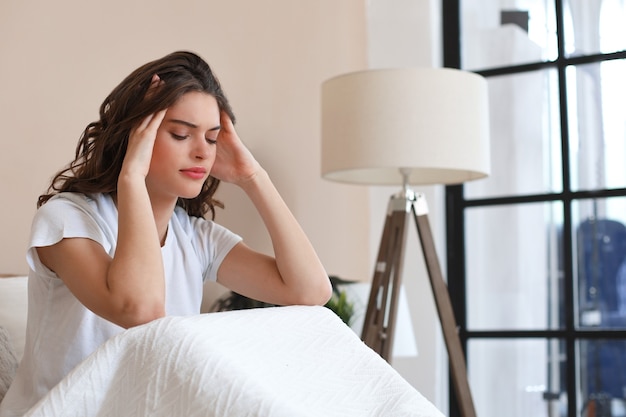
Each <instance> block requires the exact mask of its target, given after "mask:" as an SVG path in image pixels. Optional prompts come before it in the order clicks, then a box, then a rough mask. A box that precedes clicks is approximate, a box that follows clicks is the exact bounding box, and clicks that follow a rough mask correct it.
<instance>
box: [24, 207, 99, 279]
mask: <svg viewBox="0 0 626 417" xmlns="http://www.w3.org/2000/svg"><path fill="white" fill-rule="evenodd" d="M64 238H88V239H91V240H94V241H96V242H98V243H100V244H101V245H103V246H104V237H103V234H102V230H101V229H100V227H99V226H98V224H97V222H96V221H95V219H94V218H93V216H91V215H90V214H89V212H88V210H87V209H85V208H84V207H81V206H80V205H79V204H77V203H76V202H74V201H72V200H69V199H65V198H53V199H51V200H49V201H48V202H47V203H46V204H44V205H43V206H41V207H40V208H39V209H38V210H37V212H36V213H35V217H34V218H33V222H32V225H31V235H30V241H29V243H28V249H27V252H26V260H27V262H28V265H29V266H30V267H31V268H32V269H33V270H36V271H40V272H43V271H44V270H46V269H47V268H45V266H43V264H41V262H40V261H39V257H38V256H37V251H36V250H35V249H36V248H37V247H42V246H51V245H54V244H55V243H58V242H60V241H61V240H62V239H64ZM42 268H43V270H42Z"/></svg>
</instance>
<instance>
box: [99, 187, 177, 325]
mask: <svg viewBox="0 0 626 417" xmlns="http://www.w3.org/2000/svg"><path fill="white" fill-rule="evenodd" d="M117 209H118V237H117V248H116V250H115V254H114V256H113V259H112V261H111V265H110V267H109V271H108V273H107V287H108V290H109V292H110V294H111V297H112V300H113V302H115V303H117V308H118V309H120V313H121V314H122V316H126V315H128V319H130V320H131V321H134V320H137V321H138V322H145V321H149V320H151V319H152V318H156V317H159V316H162V315H163V314H164V309H165V307H164V303H165V280H164V272H163V261H162V257H161V245H160V239H159V233H158V229H157V226H156V223H155V219H154V216H153V213H152V207H151V203H150V199H149V197H148V192H147V190H146V186H145V181H144V180H143V179H142V178H133V177H132V176H125V175H121V176H120V179H119V181H118V190H117Z"/></svg>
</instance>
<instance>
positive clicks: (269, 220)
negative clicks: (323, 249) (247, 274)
mask: <svg viewBox="0 0 626 417" xmlns="http://www.w3.org/2000/svg"><path fill="white" fill-rule="evenodd" d="M241 187H242V189H243V190H244V191H245V192H246V194H247V195H248V197H249V198H250V199H251V201H252V203H253V204H254V206H255V207H256V209H257V211H258V212H259V214H260V216H261V218H262V219H263V222H264V224H265V226H266V228H267V230H268V233H269V235H270V238H271V240H272V245H273V249H274V256H275V259H276V267H277V269H278V272H279V274H280V278H281V280H282V281H283V283H284V285H285V286H287V287H288V288H289V292H290V293H291V294H293V296H294V297H295V299H296V300H297V301H302V302H303V303H306V304H309V303H315V304H323V303H325V302H326V300H327V299H328V297H329V296H330V283H329V280H328V275H327V273H326V271H325V269H324V267H323V265H322V263H321V261H320V260H319V257H318V256H317V253H316V251H315V249H314V248H313V245H312V244H311V242H310V241H309V239H308V237H307V236H306V234H305V233H304V231H303V230H302V227H301V226H300V224H299V223H298V221H297V220H296V219H295V217H294V216H293V214H292V213H291V211H290V210H289V208H288V207H287V205H286V204H285V202H284V201H283V199H282V197H281V196H280V194H279V193H278V191H277V190H276V187H275V186H274V184H273V183H272V181H271V179H270V177H269V175H268V174H267V172H266V171H264V170H260V171H259V172H258V173H257V175H255V177H254V178H253V179H251V180H250V181H247V182H246V183H245V184H242V185H241Z"/></svg>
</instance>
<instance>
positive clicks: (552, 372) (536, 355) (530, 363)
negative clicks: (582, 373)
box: [467, 339, 567, 417]
mask: <svg viewBox="0 0 626 417" xmlns="http://www.w3.org/2000/svg"><path fill="white" fill-rule="evenodd" d="M563 346H564V344H563V343H562V342H559V341H558V340H555V339H490V340H479V339H472V340H470V341H469V343H468V351H467V352H468V353H467V354H468V374H469V380H470V386H471V389H472V397H473V399H474V403H475V407H476V414H477V415H479V416H481V417H502V416H507V417H509V416H510V417H528V416H533V417H553V416H566V415H567V396H566V394H565V389H566V385H565V381H566V376H565V369H566V368H565V366H564V363H563V362H562V361H563V355H562V352H563V351H564V349H563Z"/></svg>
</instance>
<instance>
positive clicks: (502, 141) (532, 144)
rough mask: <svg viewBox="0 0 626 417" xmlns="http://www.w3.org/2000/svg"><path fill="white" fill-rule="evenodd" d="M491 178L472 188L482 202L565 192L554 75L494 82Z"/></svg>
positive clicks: (549, 72) (536, 73)
mask: <svg viewBox="0 0 626 417" xmlns="http://www.w3.org/2000/svg"><path fill="white" fill-rule="evenodd" d="M487 81H488V83H489V101H490V103H489V106H490V109H491V110H490V111H491V114H490V125H491V175H490V176H489V177H487V178H485V179H483V180H480V181H471V182H468V183H467V184H466V185H465V187H464V190H465V196H466V197H468V198H481V197H493V196H512V195H523V194H538V193H546V192H559V191H561V190H562V175H561V166H562V164H561V155H562V153H561V145H560V143H561V140H560V135H561V130H560V123H559V112H558V92H557V89H556V85H557V80H556V71H554V70H545V71H533V72H529V73H523V74H517V75H511V76H499V77H490V78H488V79H487Z"/></svg>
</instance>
